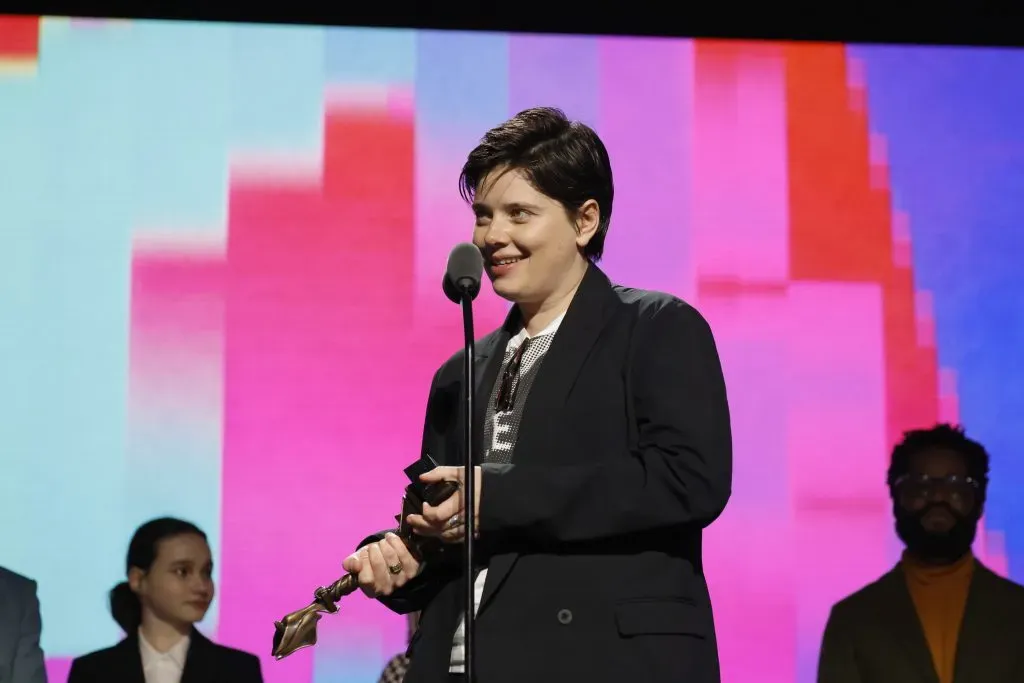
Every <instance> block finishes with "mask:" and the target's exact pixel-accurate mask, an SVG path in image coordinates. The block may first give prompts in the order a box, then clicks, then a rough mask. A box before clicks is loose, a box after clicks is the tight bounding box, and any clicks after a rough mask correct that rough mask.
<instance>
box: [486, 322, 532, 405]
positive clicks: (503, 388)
mask: <svg viewBox="0 0 1024 683" xmlns="http://www.w3.org/2000/svg"><path fill="white" fill-rule="evenodd" d="M529 343H530V339H529V337H527V338H526V339H524V340H523V343H522V344H520V345H519V348H518V349H516V350H515V352H514V353H513V354H512V358H510V359H509V361H508V365H506V366H505V371H504V372H503V373H501V383H500V384H498V393H497V395H496V396H495V397H494V409H495V410H496V411H498V412H499V413H504V412H508V411H509V410H512V406H514V405H515V403H516V391H517V390H518V389H519V366H520V365H522V363H523V352H524V351H526V347H527V346H528V345H529Z"/></svg>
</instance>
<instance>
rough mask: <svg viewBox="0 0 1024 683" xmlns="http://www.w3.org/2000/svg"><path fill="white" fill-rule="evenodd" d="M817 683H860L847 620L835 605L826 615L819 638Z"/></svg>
mask: <svg viewBox="0 0 1024 683" xmlns="http://www.w3.org/2000/svg"><path fill="white" fill-rule="evenodd" d="M818 683H862V681H861V677H860V672H858V670H857V660H856V657H855V656H854V650H853V639H852V638H850V636H849V632H848V630H847V621H846V619H844V618H843V615H842V613H841V612H840V611H839V610H837V609H836V607H833V608H832V611H831V612H830V613H829V615H828V622H827V623H826V624H825V634H824V636H822V639H821V652H819V653H818Z"/></svg>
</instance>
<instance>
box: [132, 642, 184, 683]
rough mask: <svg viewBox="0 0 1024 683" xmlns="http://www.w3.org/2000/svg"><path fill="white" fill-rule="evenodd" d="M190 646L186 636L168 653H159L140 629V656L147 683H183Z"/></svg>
mask: <svg viewBox="0 0 1024 683" xmlns="http://www.w3.org/2000/svg"><path fill="white" fill-rule="evenodd" d="M188 646H189V637H188V636H185V637H183V638H182V639H181V640H179V641H178V642H177V643H175V644H174V646H173V647H172V648H171V649H170V650H168V651H167V652H158V651H157V650H156V648H154V647H153V646H152V645H150V644H149V642H148V641H147V640H146V637H145V636H143V635H142V629H139V654H141V655H142V671H143V673H144V674H145V677H146V683H181V672H182V671H184V670H185V658H186V657H187V656H188Z"/></svg>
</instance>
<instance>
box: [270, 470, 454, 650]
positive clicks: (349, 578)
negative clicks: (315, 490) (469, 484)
mask: <svg viewBox="0 0 1024 683" xmlns="http://www.w3.org/2000/svg"><path fill="white" fill-rule="evenodd" d="M434 467H437V464H436V463H435V462H434V461H433V459H432V458H431V457H430V455H429V454H426V455H425V456H424V458H423V459H422V460H418V461H416V462H415V463H413V464H412V465H410V466H409V467H407V468H405V474H406V476H408V477H409V479H410V480H411V482H412V483H411V484H409V485H408V486H407V487H406V488H405V496H404V497H403V499H402V514H401V515H398V516H396V517H395V520H396V521H397V522H398V531H397V532H396V533H397V535H398V537H399V538H400V539H402V542H403V543H405V546H406V547H407V548H408V549H409V552H410V553H411V554H412V556H413V557H415V558H416V560H417V561H420V562H422V561H423V560H424V558H427V557H429V556H430V555H431V554H433V553H434V552H435V551H437V550H438V549H439V547H440V541H439V540H438V539H436V538H430V537H424V536H418V535H416V534H414V533H413V532H412V529H411V528H410V527H409V524H408V523H407V522H406V521H405V520H406V517H407V516H408V515H411V514H420V513H421V512H422V511H423V503H425V502H426V503H430V504H431V505H440V504H441V503H442V502H444V500H445V499H447V498H448V497H449V496H451V495H452V494H453V493H455V491H457V490H458V488H459V484H458V482H454V481H442V482H437V483H435V484H430V485H425V484H424V483H423V482H421V481H420V479H419V477H420V475H421V474H423V473H424V472H426V471H428V470H430V469H432V468H434ZM357 588H359V579H358V577H357V576H356V575H355V574H346V575H345V576H343V577H341V578H340V579H338V580H337V581H335V582H334V583H332V584H331V585H330V586H327V587H326V588H325V587H323V586H321V587H319V588H317V589H316V590H315V591H313V602H311V603H309V604H308V605H306V606H305V607H303V608H302V609H300V610H297V611H295V612H292V613H291V614H288V615H285V617H284V618H283V619H281V620H280V621H275V622H274V648H273V650H272V651H271V654H272V655H273V656H274V658H275V659H279V660H280V659H284V658H285V657H287V656H288V655H290V654H291V653H293V652H295V651H296V650H301V649H302V648H304V647H310V646H312V645H316V624H317V622H318V621H320V619H321V617H322V616H323V614H324V613H327V614H334V613H335V612H337V611H338V605H337V603H338V601H339V600H341V599H342V598H343V597H345V596H346V595H348V594H349V593H352V592H354V591H355V590H356V589H357Z"/></svg>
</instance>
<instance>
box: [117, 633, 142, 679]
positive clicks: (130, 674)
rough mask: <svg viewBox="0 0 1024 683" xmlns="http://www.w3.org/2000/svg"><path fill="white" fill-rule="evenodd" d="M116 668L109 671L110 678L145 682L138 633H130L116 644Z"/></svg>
mask: <svg viewBox="0 0 1024 683" xmlns="http://www.w3.org/2000/svg"><path fill="white" fill-rule="evenodd" d="M116 661H117V668H118V671H111V672H110V674H111V677H110V678H111V680H116V681H123V682H124V683H146V673H145V671H143V669H142V653H141V652H140V651H139V634H138V633H132V634H129V635H128V636H127V637H125V639H124V640H122V641H121V642H120V643H118V644H117V659H116Z"/></svg>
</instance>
